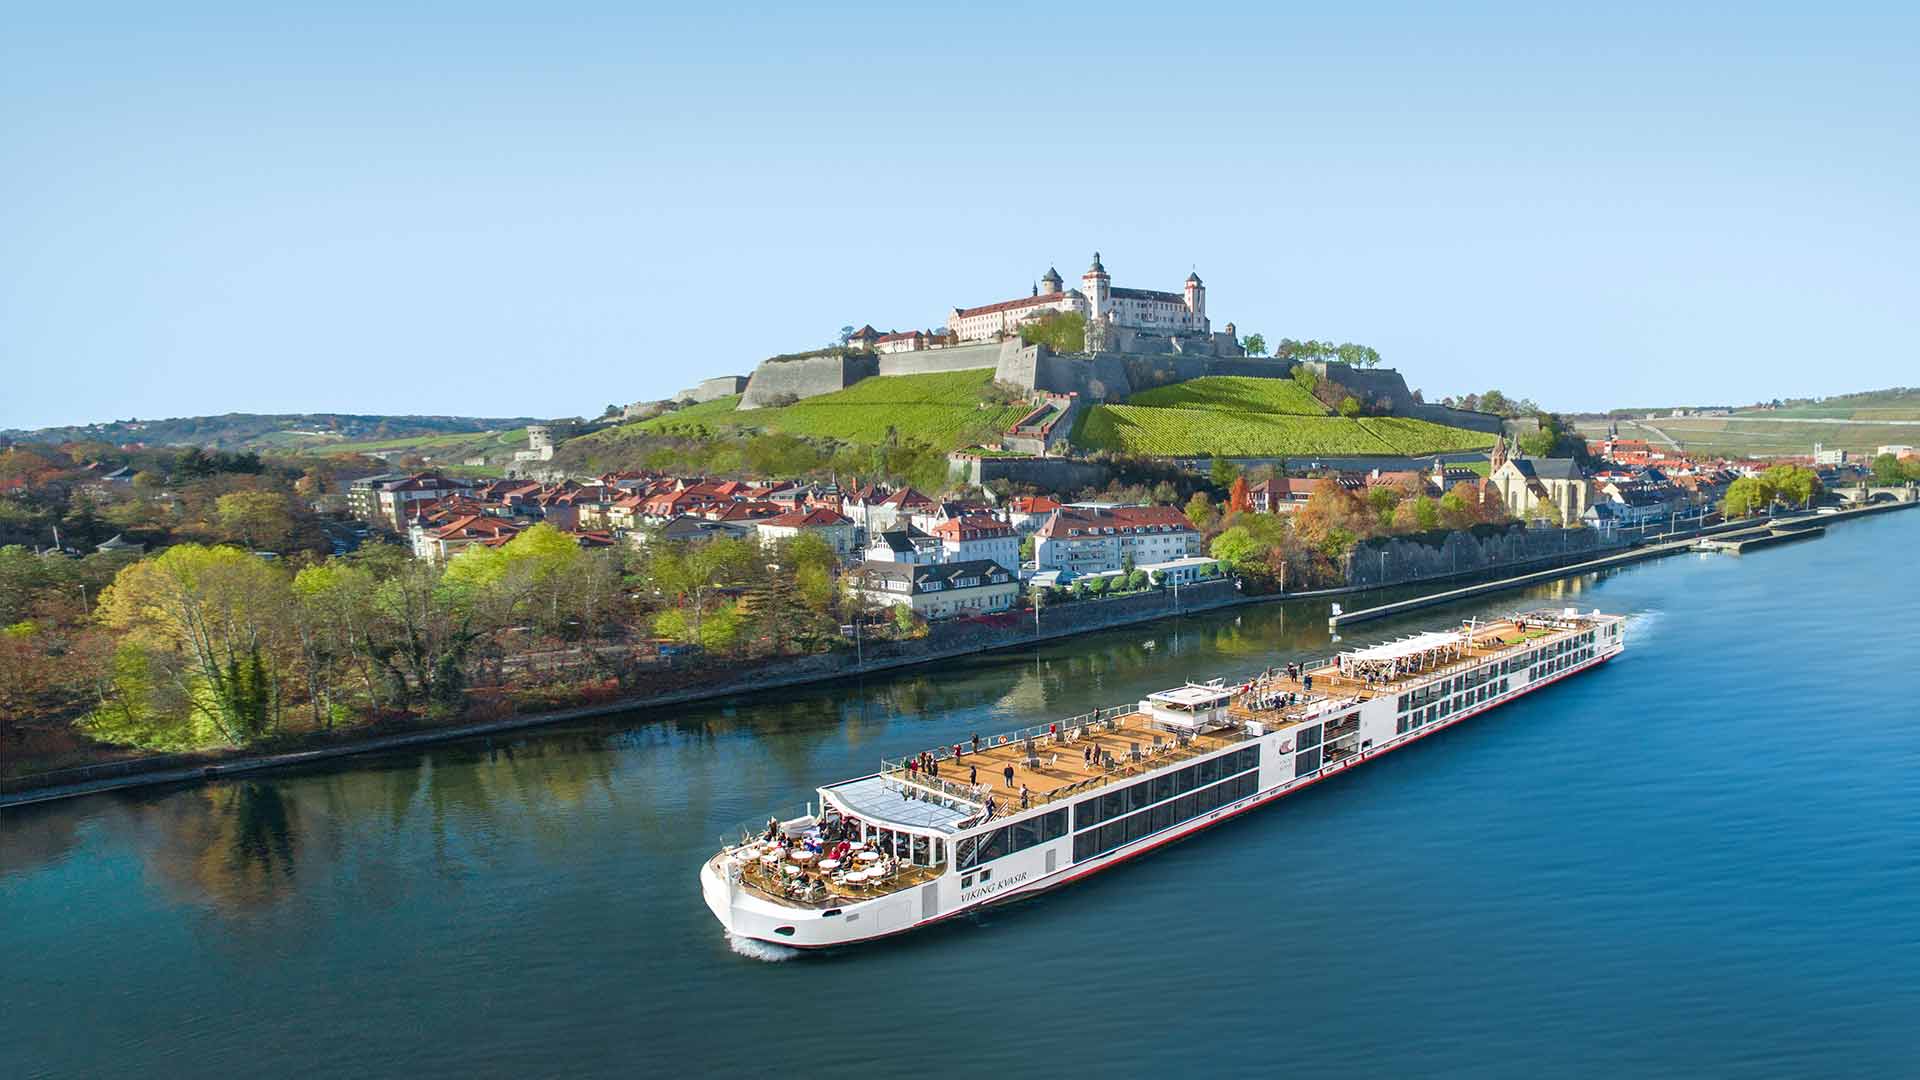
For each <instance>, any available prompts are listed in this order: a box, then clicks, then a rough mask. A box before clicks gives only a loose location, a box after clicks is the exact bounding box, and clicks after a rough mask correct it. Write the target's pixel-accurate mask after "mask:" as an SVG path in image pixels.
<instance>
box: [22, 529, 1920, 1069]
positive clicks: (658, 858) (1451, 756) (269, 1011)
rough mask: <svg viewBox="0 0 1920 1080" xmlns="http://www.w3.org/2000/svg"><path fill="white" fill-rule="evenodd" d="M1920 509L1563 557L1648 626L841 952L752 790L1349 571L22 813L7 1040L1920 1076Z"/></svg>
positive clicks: (367, 1062) (1062, 711) (1166, 670)
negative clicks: (756, 912) (823, 672)
mask: <svg viewBox="0 0 1920 1080" xmlns="http://www.w3.org/2000/svg"><path fill="white" fill-rule="evenodd" d="M1916 546H1920V514H1895V515H1891V516H1889V517H1885V518H1879V519H1874V520H1867V521H1861V522H1854V523H1847V524H1844V525H1840V526H1837V527H1835V528H1834V530H1833V531H1832V532H1831V533H1829V534H1828V536H1827V537H1826V538H1825V539H1822V540H1817V541H1813V542H1810V543H1803V544H1796V545H1789V546H1787V547H1783V548H1778V549H1774V550H1771V551H1765V552H1757V553H1755V554H1752V555H1748V556H1745V557H1742V558H1735V557H1731V556H1687V557H1679V558H1673V559H1667V560H1662V561H1659V562H1656V563H1653V564H1650V565H1645V566H1641V567H1638V568H1634V569H1630V570H1625V571H1621V572H1617V573H1615V574H1614V575H1613V576H1611V577H1608V578H1606V579H1604V580H1592V579H1589V580H1585V581H1580V582H1573V583H1567V584H1564V585H1560V586H1555V587H1552V588H1546V589H1541V590H1538V591H1536V592H1535V593H1534V594H1533V597H1532V600H1534V601H1538V602H1549V601H1556V602H1557V601H1560V600H1565V601H1566V602H1571V603H1578V604H1581V605H1583V606H1587V607H1593V606H1601V607H1605V608H1607V609H1609V610H1623V611H1629V612H1634V613H1636V614H1637V618H1636V619H1635V623H1634V630H1633V639H1632V640H1631V642H1630V644H1629V649H1628V653H1627V655H1626V656H1625V657H1623V658H1622V659H1621V660H1619V661H1617V662H1615V663H1613V664H1611V665H1608V666H1607V667H1605V668H1603V669H1601V670H1599V671H1596V672H1593V673H1590V674H1586V675H1582V676H1579V677H1577V678H1574V679H1571V680H1568V681H1567V682H1565V683H1562V684H1560V685H1559V686H1558V687H1555V688H1552V689H1548V690H1546V691H1543V692H1541V693H1539V694H1536V695H1534V696H1532V697H1529V698H1527V699H1525V700H1523V701H1521V702H1519V703H1517V704H1514V705H1511V706H1508V707H1505V708H1502V709H1500V710H1498V711H1497V712H1495V713H1493V714H1491V715H1490V716H1488V717H1486V718H1483V719H1480V720H1476V721H1473V722H1472V723H1470V724H1468V725H1465V726H1463V727H1461V728H1457V729H1454V730H1452V731H1450V732H1448V733H1447V734H1445V735H1443V736H1441V737H1440V738H1438V739H1435V740H1432V741H1430V742H1428V743H1425V744H1422V745H1421V746H1419V747H1416V748H1412V749H1409V750H1406V751H1403V752H1401V753H1398V754H1394V755H1392V756H1391V757H1389V758H1386V759H1383V760H1381V761H1379V762H1377V763H1375V764H1373V765H1371V766H1368V767H1367V768H1365V769H1362V770H1358V771H1356V772H1354V773H1351V774H1348V775H1347V776H1345V777H1343V778H1341V779H1339V780H1337V781H1335V782H1332V783H1328V784H1324V785H1320V786H1317V787H1314V788H1311V789H1309V790H1307V791H1306V792H1304V793H1302V794H1300V795H1298V796H1295V797H1293V798H1290V799H1288V800H1285V801H1284V802H1282V803H1280V804H1277V805H1276V806H1274V807H1271V808H1269V809H1266V810H1263V811H1261V812H1259V813H1256V814H1253V815H1250V816H1248V817H1247V818H1244V819H1241V820H1240V821H1238V822H1234V823H1230V824H1228V825H1224V826H1222V827H1219V828H1216V829H1213V830H1211V831H1209V832H1208V833H1206V834H1204V835H1202V836H1200V837H1197V838H1194V839H1192V840H1189V841H1186V842H1184V843H1181V844H1178V845H1176V846H1174V847H1172V848H1169V849H1167V850H1165V851H1162V852H1160V853H1157V854H1155V855H1154V856H1153V857H1151V858H1147V859H1141V860H1136V861H1135V862H1133V863H1129V864H1127V865H1126V866H1125V867H1123V868H1121V869H1117V870H1114V871H1112V872H1109V873H1107V874H1103V875H1101V876H1100V877H1098V878H1096V879H1094V880H1092V881H1089V882H1085V883H1082V884H1079V885H1075V886H1073V887H1071V888H1068V889H1065V890H1063V891H1061V892H1058V893H1056V894H1054V895H1052V896H1049V897H1045V898H1041V899H1038V900H1035V901H1031V902H1028V903H1024V904H1020V905H1015V906H1013V907H1009V908H1006V909H1003V910H1000V911H997V912H994V913H991V914H989V915H985V916H983V917H979V918H976V919H973V920H970V921H967V920H962V921H958V922H957V923H955V924H948V925H943V926H940V927H937V928H933V929H930V930H927V931H923V932H920V933H916V934H912V935H909V936H907V937H906V938H904V939H900V940H898V941H897V942H890V943H882V944H879V945H875V946H871V947H867V948H863V949H855V950H849V951H843V952H838V953H832V954H826V955H817V956H816V955H807V956H796V955H794V954H791V953H788V952H783V951H781V950H778V949H774V948H771V947H764V948H763V947H752V948H743V949H738V950H736V949H734V948H732V947H731V946H730V944H729V942H728V941H727V940H726V939H725V938H724V937H723V936H722V935H721V933H720V932H719V930H718V928H717V926H716V924H715V923H714V922H713V919H712V917H711V916H710V915H708V913H707V911H706V909H705V907H704V906H702V904H701V902H700V896H699V891H698V888H697V885H696V882H695V879H694V875H695V871H696V869H697V868H698V866H699V864H700V862H701V860H702V859H703V858H705V857H706V855H707V854H709V852H710V851H711V850H712V849H713V848H714V846H715V845H716V844H717V843H718V840H719V837H720V835H721V833H722V831H723V830H724V829H726V828H728V827H729V826H731V825H733V824H735V823H738V822H741V821H745V820H751V819H758V820H762V821H764V820H765V818H766V815H767V812H768V810H769V809H772V808H774V807H776V806H777V807H782V808H787V807H797V806H798V805H799V804H801V803H802V802H803V801H805V800H806V799H808V798H809V797H810V796H811V793H812V788H813V786H814V785H815V784H817V783H820V782H825V781H828V780H834V779H839V778H843V777H846V776H849V775H854V774H858V773H862V772H867V771H871V770H872V768H873V767H874V765H875V763H876V762H877V760H878V759H879V757H880V756H881V755H899V754H902V753H905V752H908V751H911V750H914V749H917V748H920V747H924V746H928V745H932V744H936V743H951V742H953V741H955V740H957V739H960V738H963V737H965V736H966V735H967V734H969V733H971V732H974V731H980V732H983V733H985V732H991V731H995V730H998V729H1002V728H1011V727H1015V726H1019V725H1023V724H1029V723H1035V722H1041V721H1045V720H1048V719H1051V718H1057V717H1061V716H1065V715H1068V714H1071V713H1075V712H1079V711H1082V710H1085V709H1087V708H1089V707H1092V706H1095V705H1104V704H1113V703H1118V702H1122V701H1127V700H1131V699H1134V698H1136V697H1138V696H1139V695H1140V694H1142V693H1143V692H1146V691H1150V690H1155V689H1161V688H1164V687H1166V686H1168V685H1170V684H1175V683H1178V682H1180V681H1181V680H1182V679H1183V678H1185V677H1187V676H1194V677H1205V676H1212V675H1225V676H1230V677H1231V676H1235V675H1238V674H1241V673H1245V672H1249V671H1252V670H1255V669H1258V668H1261V667H1264V666H1266V665H1268V664H1271V663H1275V662H1277V661H1281V660H1285V659H1289V658H1293V657H1307V656H1312V655H1316V654H1319V653H1321V652H1323V651H1324V650H1325V649H1326V647H1327V645H1328V639H1327V632H1326V626H1325V614H1326V604H1325V603H1324V602H1320V603H1295V604H1287V605H1267V606H1260V607H1254V608H1248V609H1243V610H1240V611H1237V612H1227V613H1219V614H1214V615H1209V616H1202V617H1192V618H1187V619H1184V620H1180V621H1175V622H1167V623H1164V624H1157V625H1154V626H1149V627H1141V628H1136V629H1131V630H1125V631H1120V632H1114V633H1109V634H1105V635H1101V636H1096V637H1089V638H1082V639H1079V640H1075V641H1069V642H1062V643H1058V644H1055V645H1052V646H1049V647H1047V648H1044V649H1042V650H1039V651H1038V652H1037V653H1027V654H1007V655H997V656H991V657H984V658H978V659H975V660H973V661H971V662H966V663H956V664H951V665H947V666H945V667H943V668H941V669H939V670H937V671H925V672H914V673H909V674H903V675H900V676H898V677H894V678H884V679H876V680H872V681H869V682H867V683H866V684H865V685H863V686H862V685H851V684H849V685H839V686H833V687H830V688H815V689H805V690H798V691H785V692H782V693H780V694H779V695H777V696H771V697H764V698H752V699H745V700H740V701H737V702H732V703H728V704H724V705H714V706H710V707H688V708H676V709H670V710H661V711H659V712H657V713H649V712H646V711H641V712H636V713H634V714H632V715H630V716H627V717H623V718H620V719H614V720H607V721H604V722H596V723H590V724H578V725H573V726H570V727H565V728H556V729H550V730H545V731H540V732H536V733H530V734H525V735H522V736H518V737H514V738H511V739H495V740H491V741H474V742H470V743H462V744H452V745H448V746H445V747H441V748H438V749H433V750H429V751H425V752H416V753H406V754H394V755H390V756H384V757H366V758H359V759H354V760H351V761H349V762H346V763H344V764H340V765H336V766H334V767H330V768H326V769H316V770H313V771H310V772H304V773H283V774H275V775H269V776H265V777H260V778H255V779H249V780H236V781H234V782H230V783H222V784H217V785H213V786H207V787H190V788H182V789H174V790H157V791H149V792H141V793H136V794H124V795H110V796H96V797H92V798H88V799H83V800H77V801H72V802H67V803H63V804H56V805H53V806H49V807H44V808H39V809H29V810H23V811H13V812H7V813H0V1076H6V1077H18V1076H92V1075H106V1074H129V1075H144V1076H175V1075H208V1074H217V1073H231V1074H244V1075H299V1076H370V1075H382V1074H397V1073H405V1074H407V1075H412V1076H448V1077H471V1076H496V1075H497V1076H505V1075H523V1076H584V1075H608V1076H612V1075H624V1076H632V1075H676V1074H698V1075H708V1074H719V1075H729V1074H731V1075H762V1074H776V1073H777V1074H784V1075H811V1074H814V1073H817V1072H824V1071H829V1070H831V1071H835V1072H841V1071H845V1072H849V1073H852V1074H857V1075H897V1074H907V1073H913V1074H966V1075H974V1076H992V1075H998V1074H1001V1073H1012V1074H1016V1075H1075V1076H1077V1075H1087V1074H1102V1075H1162V1076H1164V1075H1175V1074H1181V1073H1187V1074H1201V1075H1206V1074H1219V1073H1226V1072H1253V1071H1259V1072H1262V1073H1273V1072H1285V1073H1290V1074H1295V1075H1321V1074H1332V1073H1336V1072H1339V1073H1344V1074H1347V1075H1452V1076H1463V1077H1466V1076H1471V1077H1487V1076H1522V1077H1532V1076H1538V1075H1542V1074H1553V1075H1591V1076H1610V1077H1617V1076H1622V1075H1649V1074H1653V1075H1671V1076H1682V1075H1685V1076H1790V1077H1791V1076H1810V1075H1879V1076H1889V1075H1914V1074H1915V1072H1916V1071H1920V705H1916V680H1915V664H1916V660H1920V633H1917V632H1916V628H1915V617H1916V613H1917V612H1920V607H1917V604H1916V600H1917V598H1920V561H1917V560H1915V559H1914V557H1913V555H1914V550H1915V547H1916ZM1516 606H1518V601H1517V600H1516V599H1515V598H1514V597H1513V596H1511V595H1509V596H1506V597H1502V598H1498V599H1496V600H1494V601H1492V602H1482V603H1480V604H1479V605H1478V606H1477V607H1475V606H1464V607H1461V608H1459V609H1458V610H1456V611H1444V612H1429V613H1423V614H1422V615H1421V616H1419V617H1417V618H1413V619H1408V620H1403V621H1401V622H1398V623H1394V624H1387V623H1382V624H1370V625H1367V626H1363V627H1360V628H1357V630H1356V632H1355V633H1354V634H1352V635H1350V640H1351V641H1353V642H1364V641H1370V640H1375V639H1378V638H1380V637H1383V636H1388V635H1391V634H1394V633H1398V632H1402V631H1405V630H1407V629H1410V628H1412V627H1415V626H1420V625H1431V624H1436V623H1438V622H1440V621H1443V620H1450V619H1451V618H1453V617H1454V616H1456V615H1461V616H1464V615H1465V614H1467V613H1469V612H1471V611H1474V610H1500V611H1505V610H1511V609H1513V608H1514V607H1516Z"/></svg>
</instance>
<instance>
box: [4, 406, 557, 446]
mask: <svg viewBox="0 0 1920 1080" xmlns="http://www.w3.org/2000/svg"><path fill="white" fill-rule="evenodd" d="M540 422H541V421H540V420H539V419H538V418H535V417H528V416H514V417H483V416H371V415H370V416H362V415H355V414H352V413H292V414H262V413H227V414H225V415H222V416H180V417H171V418H168V419H165V420H115V421H112V422H109V423H104V424H81V425H73V426H69V427H48V428H35V429H33V430H30V431H29V430H20V429H6V430H0V443H6V442H13V443H24V442H40V443H52V444H55V445H58V444H60V443H71V442H104V443H110V444H112V445H114V446H121V445H125V444H127V443H140V444H142V445H145V446H154V447H160V446H201V447H206V448H209V449H221V450H262V451H282V452H297V451H307V452H315V451H317V452H322V453H324V452H326V451H328V450H330V449H333V448H335V447H337V446H347V445H348V444H360V445H364V444H366V443H370V442H384V441H386V440H400V439H415V438H420V437H423V436H436V435H462V434H474V433H481V432H493V431H505V430H512V429H516V428H524V427H525V426H526V425H528V424H537V423H540Z"/></svg>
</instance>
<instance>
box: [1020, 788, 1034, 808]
mask: <svg viewBox="0 0 1920 1080" xmlns="http://www.w3.org/2000/svg"><path fill="white" fill-rule="evenodd" d="M1031 805H1033V793H1032V792H1030V791H1028V790H1027V785H1025V784H1021V785H1020V809H1022V810H1025V809H1026V808H1027V807H1029V806H1031Z"/></svg>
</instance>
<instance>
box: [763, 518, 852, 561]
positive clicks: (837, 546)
mask: <svg viewBox="0 0 1920 1080" xmlns="http://www.w3.org/2000/svg"><path fill="white" fill-rule="evenodd" d="M753 527H754V528H755V529H756V530H758V531H759V533H760V542H761V543H762V544H765V545H766V546H768V547H772V546H773V545H774V544H777V543H779V542H780V541H782V540H791V539H793V538H794V537H796V536H799V535H800V534H801V533H803V532H810V533H816V534H818V535H819V536H820V538H821V539H823V540H825V541H826V542H827V544H828V545H829V546H830V547H832V548H833V553H834V554H835V555H837V556H839V557H840V558H842V559H849V558H852V557H853V551H854V547H853V519H852V518H849V517H847V516H846V515H845V514H841V513H837V512H835V511H832V510H829V509H827V508H826V507H824V506H816V507H814V508H813V509H811V510H793V511H790V512H788V513H785V514H781V515H780V516H779V517H770V518H763V519H761V520H759V521H756V522H754V523H753Z"/></svg>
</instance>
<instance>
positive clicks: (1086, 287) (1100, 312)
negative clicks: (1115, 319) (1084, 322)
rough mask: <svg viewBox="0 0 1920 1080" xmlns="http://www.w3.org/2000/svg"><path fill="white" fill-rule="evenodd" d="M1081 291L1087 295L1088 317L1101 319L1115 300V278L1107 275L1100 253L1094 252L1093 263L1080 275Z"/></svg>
mask: <svg viewBox="0 0 1920 1080" xmlns="http://www.w3.org/2000/svg"><path fill="white" fill-rule="evenodd" d="M1080 291H1081V292H1082V293H1084V294H1086V297H1087V318H1088V319H1089V320H1095V319H1100V318H1102V317H1104V316H1105V315H1106V314H1107V310H1108V308H1109V307H1110V306H1111V304H1112V302H1113V279H1112V278H1110V277H1108V276H1107V268H1106V267H1104V266H1101V265H1100V253H1099V252H1097V251H1096V252H1094V253H1093V265H1092V266H1089V267H1087V272H1086V273H1084V274H1081V275H1080Z"/></svg>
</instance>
